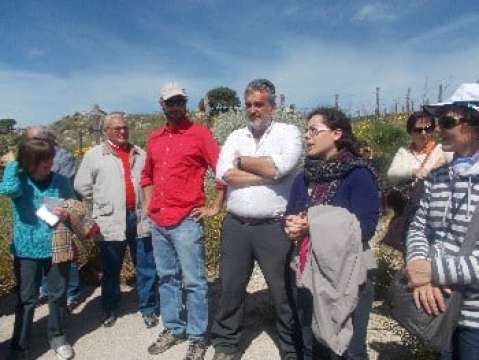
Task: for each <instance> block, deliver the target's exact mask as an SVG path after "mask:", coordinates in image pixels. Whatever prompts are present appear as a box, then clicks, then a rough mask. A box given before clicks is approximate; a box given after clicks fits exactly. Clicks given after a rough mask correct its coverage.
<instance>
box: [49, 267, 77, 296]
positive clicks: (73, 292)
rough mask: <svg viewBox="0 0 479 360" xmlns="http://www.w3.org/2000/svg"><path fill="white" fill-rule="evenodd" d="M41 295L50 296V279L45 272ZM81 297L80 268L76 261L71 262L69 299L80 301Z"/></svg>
mask: <svg viewBox="0 0 479 360" xmlns="http://www.w3.org/2000/svg"><path fill="white" fill-rule="evenodd" d="M40 296H48V280H47V276H46V274H43V278H42V284H41V286H40ZM79 298H80V269H79V267H78V265H77V264H76V263H75V262H73V261H72V262H71V263H70V276H69V278H68V288H67V299H68V301H78V299H79Z"/></svg>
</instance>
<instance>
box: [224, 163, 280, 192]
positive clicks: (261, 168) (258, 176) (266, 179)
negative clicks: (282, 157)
mask: <svg viewBox="0 0 479 360" xmlns="http://www.w3.org/2000/svg"><path fill="white" fill-rule="evenodd" d="M236 159H237V160H236V161H235V163H237V164H239V166H240V167H239V168H238V167H236V166H235V167H233V168H231V169H229V170H228V171H227V172H226V173H225V175H224V176H223V180H224V181H225V182H226V183H227V184H228V185H232V186H235V187H242V186H251V185H262V184H266V183H270V182H273V181H274V179H275V177H276V175H277V173H278V169H277V168H276V165H275V164H274V162H273V159H272V158H271V157H270V156H259V157H252V156H238V157H237V158H236Z"/></svg>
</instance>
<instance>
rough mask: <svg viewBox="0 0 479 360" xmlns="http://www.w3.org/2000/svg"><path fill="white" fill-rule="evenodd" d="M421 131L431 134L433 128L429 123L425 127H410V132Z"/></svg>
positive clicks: (419, 132)
mask: <svg viewBox="0 0 479 360" xmlns="http://www.w3.org/2000/svg"><path fill="white" fill-rule="evenodd" d="M423 131H425V132H426V133H427V134H431V133H432V132H433V131H434V128H433V127H432V126H431V125H429V126H426V127H415V128H413V129H412V132H413V133H415V134H422V132H423Z"/></svg>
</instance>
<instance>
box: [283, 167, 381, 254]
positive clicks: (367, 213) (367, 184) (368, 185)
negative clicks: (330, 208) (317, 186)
mask: <svg viewBox="0 0 479 360" xmlns="http://www.w3.org/2000/svg"><path fill="white" fill-rule="evenodd" d="M308 198H309V196H308V182H307V180H306V177H305V175H304V172H301V173H300V174H299V175H297V176H296V178H295V179H294V182H293V185H292V186H291V191H290V193H289V199H288V205H287V207H286V215H288V214H298V213H299V212H301V211H305V210H306V205H307V203H308ZM331 205H334V206H340V207H343V208H346V209H348V210H349V211H350V212H351V213H353V214H354V215H356V217H357V218H358V221H359V224H360V225H361V232H362V240H363V244H364V245H365V247H368V246H367V242H368V241H369V240H370V239H371V238H372V237H373V235H374V232H375V231H376V225H377V223H378V219H379V205H380V202H379V191H378V186H377V182H376V179H375V177H374V175H373V174H372V173H371V171H369V170H368V169H367V168H365V167H357V168H354V169H353V170H352V171H351V172H350V173H349V174H347V175H346V177H345V178H344V179H343V180H341V182H340V184H339V186H338V189H337V191H336V195H335V196H334V197H333V201H332V203H331Z"/></svg>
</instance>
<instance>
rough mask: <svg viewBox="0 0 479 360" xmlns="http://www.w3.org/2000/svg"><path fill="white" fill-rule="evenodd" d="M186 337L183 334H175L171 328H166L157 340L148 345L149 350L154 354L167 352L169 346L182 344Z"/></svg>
mask: <svg viewBox="0 0 479 360" xmlns="http://www.w3.org/2000/svg"><path fill="white" fill-rule="evenodd" d="M185 340H186V339H185V338H184V337H182V336H175V335H173V334H172V333H171V331H170V330H168V329H164V330H163V331H162V332H161V333H160V335H158V338H157V339H156V341H155V342H154V343H153V344H151V345H150V346H148V352H149V353H150V354H152V355H157V354H161V353H163V352H165V351H166V350H168V349H169V348H171V347H173V346H175V345H178V344H181V343H182V342H183V341H185Z"/></svg>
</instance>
